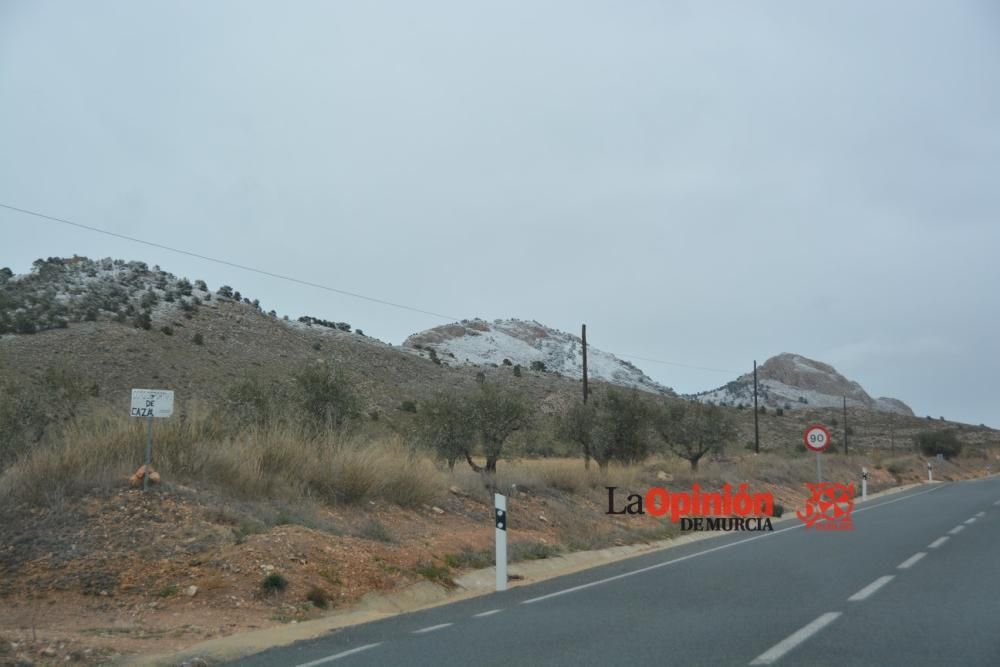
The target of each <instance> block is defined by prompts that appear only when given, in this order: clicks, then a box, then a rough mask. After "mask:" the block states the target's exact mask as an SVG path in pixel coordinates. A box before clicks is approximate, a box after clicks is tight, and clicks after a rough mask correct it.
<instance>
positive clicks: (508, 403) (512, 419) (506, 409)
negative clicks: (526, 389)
mask: <svg viewBox="0 0 1000 667" xmlns="http://www.w3.org/2000/svg"><path fill="white" fill-rule="evenodd" d="M469 417H470V421H471V422H472V424H473V425H474V427H475V429H476V431H477V432H478V435H479V441H480V443H481V444H482V447H483V454H484V455H485V456H486V465H485V466H484V467H480V466H478V465H476V463H475V462H474V461H473V460H472V457H471V456H469V454H468V452H466V457H465V458H466V461H468V463H469V465H470V466H471V467H472V469H473V470H475V471H477V472H485V473H486V474H487V475H494V474H496V471H497V460H498V459H499V458H500V457H501V456H502V455H503V448H504V445H505V444H506V443H507V440H508V439H509V438H510V437H511V436H512V435H514V433H516V432H517V431H519V430H521V429H523V428H525V427H526V426H527V425H528V424H529V423H530V411H529V409H528V404H527V403H526V402H525V401H524V399H522V398H521V396H520V394H518V393H516V392H514V391H510V390H506V389H501V388H499V387H497V386H496V385H492V384H481V385H479V390H478V391H477V392H476V393H475V394H474V395H473V396H472V397H471V398H470V399H469Z"/></svg>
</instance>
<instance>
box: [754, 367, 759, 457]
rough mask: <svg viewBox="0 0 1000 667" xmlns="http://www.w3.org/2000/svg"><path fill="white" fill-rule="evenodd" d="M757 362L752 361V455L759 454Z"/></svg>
mask: <svg viewBox="0 0 1000 667" xmlns="http://www.w3.org/2000/svg"><path fill="white" fill-rule="evenodd" d="M757 419H758V414H757V360H756V359H754V360H753V453H754V454H760V426H759V425H758V423H757Z"/></svg>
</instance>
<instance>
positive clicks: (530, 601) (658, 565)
mask: <svg viewBox="0 0 1000 667" xmlns="http://www.w3.org/2000/svg"><path fill="white" fill-rule="evenodd" d="M941 488H944V487H943V485H942V486H935V487H934V488H933V489H927V490H926V491H920V492H919V493H913V494H910V495H908V496H903V497H902V498H895V499H893V500H887V501H886V502H884V503H879V504H878V505H872V506H870V507H863V508H861V509H856V510H854V512H853V514H860V513H861V512H867V511H868V510H873V509H876V508H878V507H883V506H885V505H891V504H893V503H898V502H899V501H901V500H907V499H909V498H916V497H917V496H922V495H924V494H925V493H933V492H934V491H937V490H938V489H941ZM803 526H805V524H804V523H799V524H796V525H794V526H789V527H788V528H781V529H779V530H776V531H774V532H773V533H764V534H763V535H756V536H754V537H748V538H746V539H745V540H738V541H736V542H730V543H729V544H723V545H720V546H717V547H712V548H711V549H705V550H704V551H698V552H696V553H693V554H688V555H687V556H681V557H680V558H674V559H673V560H668V561H664V562H662V563H656V564H655V565H649V566H647V567H642V568H639V569H638V570H632V571H630V572H623V573H622V574H616V575H615V576H613V577H606V578H604V579H598V580H597V581H590V582H587V583H586V584H580V585H579V586H573V587H571V588H565V589H563V590H561V591H556V592H555V593H549V594H547V595H540V596H538V597H537V598H530V599H528V600H522V601H521V604H534V603H535V602H541V601H542V600H548V599H549V598H554V597H558V596H560V595H566V594H567V593H575V592H576V591H582V590H585V589H587V588H592V587H593V586H600V585H601V584H606V583H609V582H612V581H617V580H619V579H625V578H626V577H631V576H633V575H636V574H642V573H644V572H650V571H652V570H658V569H659V568H661V567H666V566H668V565H673V564H674V563H680V562H682V561H686V560H690V559H692V558H697V557H698V556H704V555H706V554H710V553H713V552H715V551H721V550H723V549H728V548H730V547H735V546H737V545H740V544H746V543H747V542H753V541H754V540H762V539H764V538H765V537H773V536H775V535H779V534H781V533H787V532H788V531H790V530H796V529H798V528H802V527H803Z"/></svg>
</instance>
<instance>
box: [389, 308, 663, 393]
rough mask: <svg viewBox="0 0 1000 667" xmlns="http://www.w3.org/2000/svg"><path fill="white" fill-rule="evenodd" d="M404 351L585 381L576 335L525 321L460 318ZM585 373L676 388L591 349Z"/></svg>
mask: <svg viewBox="0 0 1000 667" xmlns="http://www.w3.org/2000/svg"><path fill="white" fill-rule="evenodd" d="M403 347H404V348H407V349H411V350H416V351H418V352H422V351H428V352H429V351H430V350H433V351H434V355H435V357H436V358H437V359H439V360H441V361H442V362H443V363H446V364H449V365H455V364H468V365H473V366H487V365H493V364H496V365H501V364H504V363H510V364H516V365H520V366H522V367H524V369H526V370H527V369H530V368H532V367H534V368H536V369H537V368H540V366H539V364H544V369H545V370H546V371H547V372H551V373H558V374H559V375H563V376H566V377H571V378H582V377H583V343H582V341H581V340H580V338H579V337H578V336H574V335H572V334H568V333H566V332H564V331H558V330H556V329H551V328H549V327H547V326H544V325H542V324H539V323H538V322H527V321H524V320H517V319H510V320H494V321H493V322H486V321H484V320H480V319H475V320H462V321H461V322H458V323H456V324H446V325H443V326H439V327H434V328H433V329H428V330H427V331H424V332H421V333H418V334H414V335H412V336H410V337H409V338H407V339H406V341H405V342H404V343H403ZM587 371H588V375H589V377H590V378H592V379H596V380H604V381H606V382H610V383H612V384H617V385H620V386H623V387H634V388H636V389H642V390H645V391H650V392H655V393H658V394H670V395H673V390H671V389H670V388H669V387H664V386H663V385H661V384H660V383H658V382H655V381H654V380H652V379H650V378H649V377H647V376H646V374H645V373H643V372H642V371H641V370H639V369H638V368H636V367H635V366H634V365H632V364H630V363H629V362H627V361H623V360H621V359H619V358H618V357H616V356H614V355H613V354H610V353H608V352H602V351H601V350H598V349H596V348H594V347H593V346H591V345H588V346H587Z"/></svg>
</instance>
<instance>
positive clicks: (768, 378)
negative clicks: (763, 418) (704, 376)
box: [691, 352, 913, 416]
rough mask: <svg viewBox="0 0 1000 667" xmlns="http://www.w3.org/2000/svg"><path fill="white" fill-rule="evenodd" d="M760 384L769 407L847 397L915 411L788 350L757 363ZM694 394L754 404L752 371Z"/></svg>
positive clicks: (874, 406) (834, 403) (858, 403)
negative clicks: (717, 386) (714, 387)
mask: <svg viewBox="0 0 1000 667" xmlns="http://www.w3.org/2000/svg"><path fill="white" fill-rule="evenodd" d="M757 384H758V392H757V399H758V403H759V404H761V405H765V406H768V407H774V408H779V407H780V408H783V409H785V410H794V409H796V408H804V407H823V408H830V407H839V406H841V405H843V401H844V399H845V398H846V399H847V405H848V406H852V407H865V408H869V409H871V410H879V411H881V412H894V413H897V414H902V415H909V416H912V415H913V410H911V409H910V407H909V406H908V405H906V403H904V402H903V401H901V400H899V399H896V398H886V397H880V398H872V397H871V396H870V395H869V394H868V392H866V391H865V390H864V388H863V387H862V386H861V385H860V384H858V383H857V382H854V381H852V380H848V379H847V378H846V377H844V376H843V375H841V374H840V373H839V372H837V370H836V369H835V368H834V367H833V366H830V365H829V364H825V363H823V362H821V361H816V360H814V359H809V358H807V357H803V356H802V355H800V354H791V353H787V352H785V353H782V354H779V355H777V356H775V357H771V358H770V359H768V360H767V361H765V362H764V363H763V364H762V365H760V366H758V367H757ZM691 398H694V399H695V400H698V401H701V402H703V403H714V404H716V405H740V404H743V405H752V404H753V373H747V374H745V375H741V376H740V377H738V378H737V379H735V380H733V381H732V382H728V383H726V384H725V385H723V386H722V387H719V388H718V389H713V390H711V391H706V392H701V393H698V394H695V395H693V396H692V397H691Z"/></svg>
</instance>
